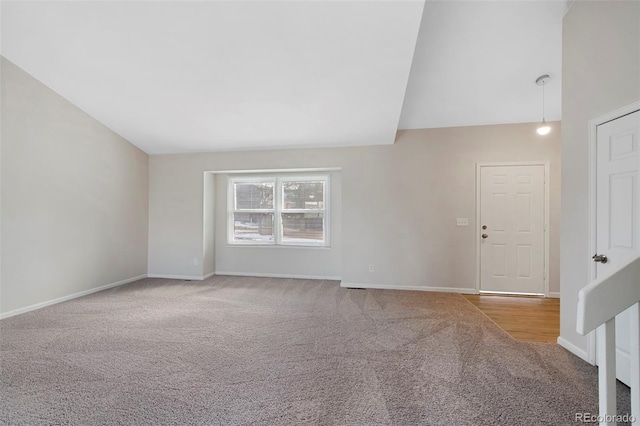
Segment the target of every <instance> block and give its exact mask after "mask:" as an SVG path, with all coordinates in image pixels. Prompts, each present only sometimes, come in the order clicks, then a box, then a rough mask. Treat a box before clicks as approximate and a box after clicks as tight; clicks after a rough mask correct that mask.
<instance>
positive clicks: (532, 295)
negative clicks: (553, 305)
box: [479, 290, 545, 297]
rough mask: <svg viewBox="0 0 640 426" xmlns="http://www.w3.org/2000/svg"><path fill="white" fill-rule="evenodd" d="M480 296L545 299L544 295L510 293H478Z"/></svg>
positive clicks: (481, 291) (483, 291) (484, 291)
mask: <svg viewBox="0 0 640 426" xmlns="http://www.w3.org/2000/svg"><path fill="white" fill-rule="evenodd" d="M479 293H480V295H481V296H507V297H545V295H544V293H516V292H512V291H486V290H480V291H479Z"/></svg>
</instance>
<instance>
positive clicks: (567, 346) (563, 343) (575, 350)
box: [557, 336, 589, 362]
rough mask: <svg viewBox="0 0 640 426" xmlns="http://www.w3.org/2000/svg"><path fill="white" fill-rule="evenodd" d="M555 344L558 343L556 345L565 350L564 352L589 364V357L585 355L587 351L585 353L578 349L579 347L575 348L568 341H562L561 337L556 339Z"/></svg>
mask: <svg viewBox="0 0 640 426" xmlns="http://www.w3.org/2000/svg"><path fill="white" fill-rule="evenodd" d="M557 342H558V345H560V346H562V347H563V348H565V349H566V350H568V351H569V352H571V353H572V354H574V355H575V356H577V357H578V358H582V359H583V360H585V361H586V362H589V356H588V354H587V351H585V350H584V349H580V348H579V347H577V346H576V345H574V344H573V343H571V342H569V341H568V340H566V339H564V338H563V337H562V336H560V337H558V340H557Z"/></svg>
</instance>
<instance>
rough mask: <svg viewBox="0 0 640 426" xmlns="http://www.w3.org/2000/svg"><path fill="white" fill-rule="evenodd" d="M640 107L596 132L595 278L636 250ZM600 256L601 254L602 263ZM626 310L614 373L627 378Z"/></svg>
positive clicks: (639, 240) (639, 239) (639, 237)
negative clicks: (639, 109) (604, 259)
mask: <svg viewBox="0 0 640 426" xmlns="http://www.w3.org/2000/svg"><path fill="white" fill-rule="evenodd" d="M639 127H640V111H637V112H635V113H633V114H629V115H625V116H624V117H621V118H618V119H616V120H612V121H609V122H607V123H604V124H602V125H600V126H598V127H597V133H596V250H597V253H595V254H594V258H593V260H594V261H596V265H597V266H596V278H598V277H603V276H607V275H609V274H611V273H613V272H615V271H616V270H618V269H619V268H620V266H621V265H622V264H623V263H624V262H625V261H627V260H629V258H630V257H631V256H633V255H634V254H637V253H638V250H640V223H639V222H640V211H639V210H638V208H639V207H640V205H639V203H638V200H639V198H640V186H639V182H638V171H639V169H640V155H639V149H640V147H639V146H638V145H639V144H640V137H639ZM596 255H599V256H606V258H607V259H606V263H605V262H603V261H602V260H603V259H602V258H598V257H597V256H596ZM630 321H631V317H630V315H629V312H628V311H625V312H623V313H621V314H620V315H618V316H617V317H616V375H617V377H618V379H619V380H620V381H622V382H624V383H626V384H629V382H630V373H631V370H630V368H631V367H630V366H631V364H630V357H629V353H630V324H631V323H630Z"/></svg>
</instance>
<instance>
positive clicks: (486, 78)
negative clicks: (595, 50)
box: [1, 0, 565, 154]
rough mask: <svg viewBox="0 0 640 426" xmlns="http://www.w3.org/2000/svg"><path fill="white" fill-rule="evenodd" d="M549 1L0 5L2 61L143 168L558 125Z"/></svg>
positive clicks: (555, 37)
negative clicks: (185, 159) (541, 82)
mask: <svg viewBox="0 0 640 426" xmlns="http://www.w3.org/2000/svg"><path fill="white" fill-rule="evenodd" d="M564 7H565V3H564V2H563V1H502V2H500V1H428V2H426V4H425V2H423V1H316V2H311V1H284V2H283V1H257V2H256V1H254V2H248V1H226V2H222V1H196V2H187V1H142V2H125V1H115V2H80V1H76V2H62V1H55V0H54V1H46V2H27V1H3V2H2V11H1V13H2V18H1V23H2V29H1V36H2V39H1V40H2V43H1V53H2V55H4V56H5V57H6V58H7V59H9V60H11V61H12V62H14V63H15V64H16V65H18V66H20V67H21V68H23V69H24V70H25V71H27V72H28V73H30V74H31V75H33V76H34V77H35V78H37V79H38V80H40V81H42V82H43V83H44V84H46V85H47V86H49V87H51V88H52V89H53V90H55V91H56V92H58V93H59V94H61V95H62V96H64V97H65V98H67V99H69V100H70V101H71V102H72V103H74V104H76V105H77V106H78V107H80V108H81V109H83V110H84V111H86V112H87V113H88V114H90V115H92V116H93V117H95V118H96V119H97V120H99V121H100V122H102V123H104V124H105V125H107V126H108V127H110V128H111V129H113V130H114V131H116V132H117V133H119V134H120V135H122V136H123V137H125V138H126V139H128V140H129V141H131V142H132V143H133V144H135V145H137V146H139V147H140V148H141V149H143V150H144V151H146V152H148V153H150V154H159V153H177V152H203V151H216V150H235V149H267V148H282V147H311V146H313V147H319V146H355V145H376V144H391V143H393V142H394V138H395V134H396V131H397V130H398V129H399V128H400V129H415V128H429V127H450V126H467V125H482V124H498V123H516V122H531V121H539V120H540V119H541V113H542V111H541V108H542V105H541V94H542V93H541V91H540V88H539V87H538V86H536V85H535V83H534V81H535V79H536V78H537V77H538V76H539V75H541V74H550V75H551V77H552V80H551V82H550V83H549V84H548V85H547V87H546V101H547V102H546V111H547V114H546V118H547V120H556V119H559V118H560V92H561V90H560V72H561V37H562V16H563V13H564Z"/></svg>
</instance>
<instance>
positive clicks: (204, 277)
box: [202, 272, 216, 280]
mask: <svg viewBox="0 0 640 426" xmlns="http://www.w3.org/2000/svg"><path fill="white" fill-rule="evenodd" d="M215 274H216V273H215V272H211V273H209V274H207V275H205V276H203V277H202V279H203V280H206V279H207V278H211V277H212V276H214V275H215Z"/></svg>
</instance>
